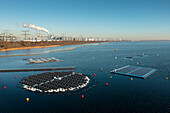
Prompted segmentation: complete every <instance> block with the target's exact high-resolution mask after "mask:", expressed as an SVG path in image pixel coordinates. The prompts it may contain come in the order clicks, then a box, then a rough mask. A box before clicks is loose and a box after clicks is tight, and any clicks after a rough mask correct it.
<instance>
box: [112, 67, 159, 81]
mask: <svg viewBox="0 0 170 113" xmlns="http://www.w3.org/2000/svg"><path fill="white" fill-rule="evenodd" d="M156 70H157V69H153V68H147V67H138V66H130V65H127V66H124V67H121V68H118V69H115V70H112V71H111V73H115V74H121V75H128V76H133V77H139V78H146V77H148V76H149V75H151V74H152V73H154V72H155V71H156Z"/></svg>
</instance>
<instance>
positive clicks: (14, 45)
mask: <svg viewBox="0 0 170 113" xmlns="http://www.w3.org/2000/svg"><path fill="white" fill-rule="evenodd" d="M90 43H101V41H100V42H99V41H56V42H47V41H44V42H43V41H42V42H22V41H20V42H1V41H0V52H4V51H13V50H23V49H36V48H47V47H59V46H67V45H80V44H90Z"/></svg>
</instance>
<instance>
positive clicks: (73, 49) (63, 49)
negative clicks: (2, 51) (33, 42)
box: [0, 45, 86, 57]
mask: <svg viewBox="0 0 170 113" xmlns="http://www.w3.org/2000/svg"><path fill="white" fill-rule="evenodd" d="M79 47H86V46H85V45H84V46H78V47H74V48H69V49H63V50H55V51H50V53H54V52H60V51H69V50H74V49H76V48H79ZM41 54H43V53H35V54H20V55H4V56H0V57H15V56H31V55H41Z"/></svg>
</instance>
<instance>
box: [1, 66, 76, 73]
mask: <svg viewBox="0 0 170 113" xmlns="http://www.w3.org/2000/svg"><path fill="white" fill-rule="evenodd" d="M72 69H76V68H75V67H58V68H41V69H13V70H10V69H9V70H0V72H24V71H50V70H72Z"/></svg>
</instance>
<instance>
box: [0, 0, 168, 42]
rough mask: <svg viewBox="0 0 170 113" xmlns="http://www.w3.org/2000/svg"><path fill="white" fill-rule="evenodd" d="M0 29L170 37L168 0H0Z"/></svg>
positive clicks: (135, 36) (160, 38)
mask: <svg viewBox="0 0 170 113" xmlns="http://www.w3.org/2000/svg"><path fill="white" fill-rule="evenodd" d="M0 14H1V17H0V33H2V32H3V30H6V29H7V30H10V32H12V33H13V34H14V35H21V34H22V32H21V30H22V29H23V28H22V23H23V22H26V23H28V24H35V25H37V26H42V27H44V28H46V29H48V30H49V31H50V32H51V33H52V34H54V35H55V36H56V35H57V36H61V35H62V33H64V34H65V35H66V36H83V37H101V38H108V37H109V38H115V37H120V38H123V39H132V40H170V0H0Z"/></svg>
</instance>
